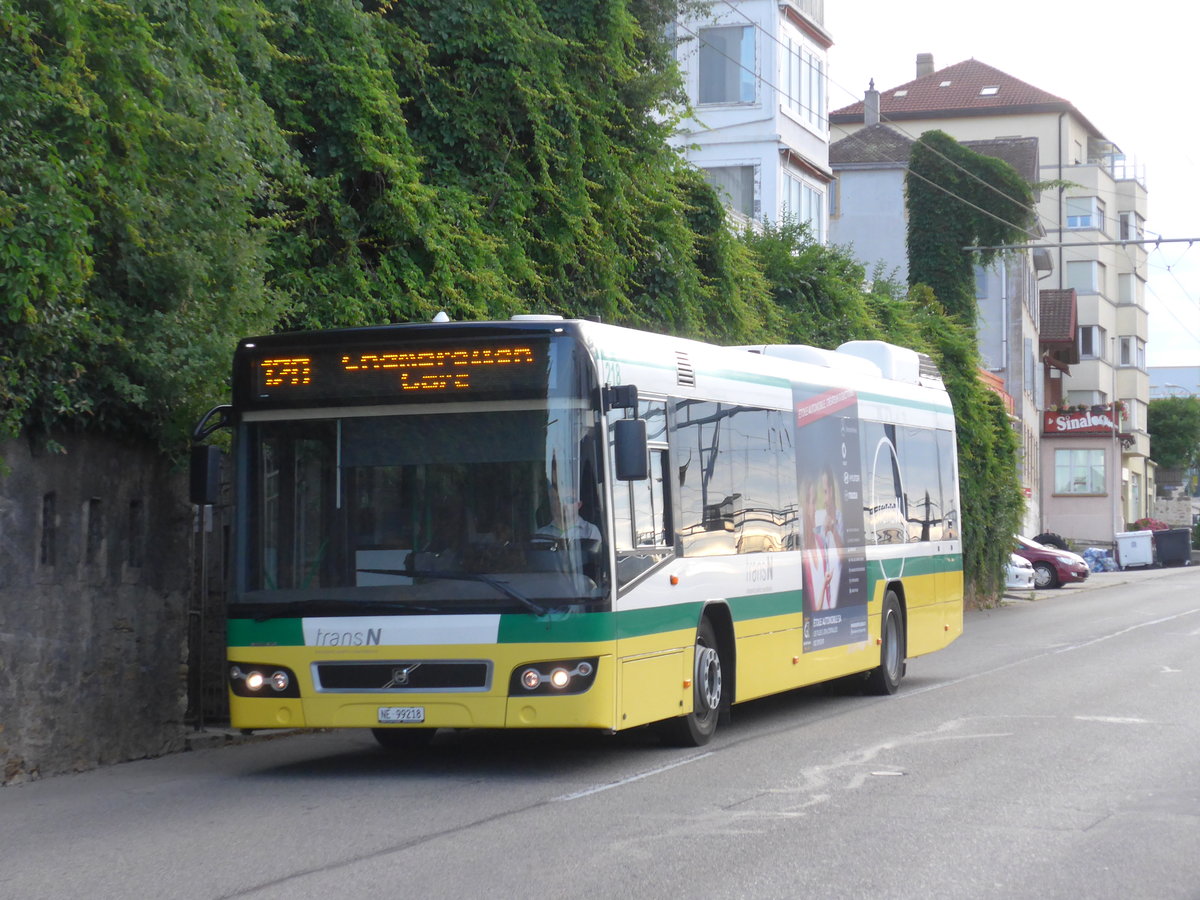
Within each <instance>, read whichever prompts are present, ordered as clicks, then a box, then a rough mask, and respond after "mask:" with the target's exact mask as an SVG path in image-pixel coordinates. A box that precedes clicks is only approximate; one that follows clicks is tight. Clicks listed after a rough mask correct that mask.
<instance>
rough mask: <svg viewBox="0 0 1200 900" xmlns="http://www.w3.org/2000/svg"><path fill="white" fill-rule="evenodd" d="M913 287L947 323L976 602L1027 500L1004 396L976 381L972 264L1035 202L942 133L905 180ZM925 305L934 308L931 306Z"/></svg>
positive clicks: (1021, 221) (991, 580)
mask: <svg viewBox="0 0 1200 900" xmlns="http://www.w3.org/2000/svg"><path fill="white" fill-rule="evenodd" d="M906 191H907V203H908V213H909V225H908V256H909V282H910V283H911V284H913V285H918V286H920V285H924V286H927V287H928V289H931V290H932V294H933V296H935V297H936V298H937V301H939V302H940V303H941V305H942V306H943V307H944V308H945V310H946V312H947V313H948V314H949V319H940V318H939V317H936V316H935V317H932V318H930V319H929V320H928V325H929V326H930V328H931V331H932V334H931V335H930V337H931V340H932V341H933V342H934V344H935V346H936V347H937V349H938V351H939V353H940V356H938V355H937V354H935V356H938V358H939V361H940V364H941V368H942V374H943V375H944V376H945V377H946V383H947V388H948V389H949V391H950V395H951V398H952V399H953V401H954V408H955V415H956V419H957V423H958V441H959V444H958V447H959V489H960V493H961V495H962V505H963V554H964V560H963V566H964V571H965V575H966V578H967V582H968V585H969V586H970V589H971V590H972V591H973V592H974V593H975V595H976V596H977V597H978V598H981V599H986V598H988V597H992V596H996V595H997V594H998V593H999V588H1000V586H1001V583H1002V582H1001V578H1002V570H1003V564H1004V562H1006V561H1007V560H1008V554H1009V551H1010V544H1011V542H1012V535H1013V533H1014V532H1016V531H1017V530H1018V528H1019V526H1020V521H1021V514H1022V510H1023V505H1024V498H1023V496H1022V495H1021V493H1020V481H1019V477H1018V472H1017V453H1018V450H1019V444H1018V441H1017V437H1016V435H1015V433H1014V432H1013V430H1012V428H1011V426H1010V425H1009V422H1008V416H1007V414H1006V411H1005V409H1004V406H1003V404H1002V403H1001V402H1000V399H999V397H997V396H996V395H995V394H994V393H992V392H991V391H989V390H988V389H987V388H986V387H984V386H983V384H982V383H981V382H980V381H979V378H978V371H979V356H978V350H977V349H976V343H975V318H976V314H977V310H976V305H975V275H974V266H975V264H976V263H978V264H980V265H984V266H986V265H988V264H990V263H991V262H992V261H993V260H994V259H995V258H996V256H997V255H998V251H984V252H979V253H976V254H972V253H970V252H968V251H964V250H963V248H964V247H968V246H997V245H1001V244H1010V243H1018V242H1020V241H1022V240H1024V239H1025V238H1027V237H1028V234H1027V232H1026V230H1025V229H1026V228H1027V227H1028V226H1029V224H1030V223H1032V221H1033V194H1032V190H1031V189H1030V186H1029V184H1028V183H1026V182H1025V181H1024V180H1023V179H1022V178H1021V177H1020V176H1019V175H1017V173H1016V172H1015V171H1014V170H1013V168H1012V167H1011V166H1009V165H1008V164H1007V163H1004V162H1002V161H1000V160H997V159H993V158H992V157H987V156H982V155H980V154H978V153H973V152H972V151H970V150H967V149H966V148H964V147H962V146H961V145H960V144H958V142H957V141H955V140H953V139H952V138H950V137H949V136H948V135H946V134H944V133H943V132H940V131H929V132H926V133H925V134H923V135H921V138H920V140H918V141H917V142H916V144H914V145H913V152H912V158H911V160H910V163H909V174H908V176H907V177H906ZM926 305H927V306H928V305H929V304H926Z"/></svg>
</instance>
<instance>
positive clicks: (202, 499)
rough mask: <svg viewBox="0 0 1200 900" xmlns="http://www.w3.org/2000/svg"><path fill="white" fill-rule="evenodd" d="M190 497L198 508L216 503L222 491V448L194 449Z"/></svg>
mask: <svg viewBox="0 0 1200 900" xmlns="http://www.w3.org/2000/svg"><path fill="white" fill-rule="evenodd" d="M188 474H189V481H190V484H189V489H188V496H189V498H190V499H191V501H192V502H193V503H195V504H196V505H197V506H207V505H209V504H210V503H216V502H217V500H218V495H219V494H220V490H221V448H220V447H211V446H199V445H198V446H194V447H192V459H191V470H190V472H189V473H188Z"/></svg>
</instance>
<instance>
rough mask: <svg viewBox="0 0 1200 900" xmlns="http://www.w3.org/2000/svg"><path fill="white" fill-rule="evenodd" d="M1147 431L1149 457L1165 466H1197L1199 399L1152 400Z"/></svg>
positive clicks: (1199, 461) (1183, 467) (1147, 420)
mask: <svg viewBox="0 0 1200 900" xmlns="http://www.w3.org/2000/svg"><path fill="white" fill-rule="evenodd" d="M1146 430H1147V431H1148V432H1149V433H1150V456H1151V458H1152V459H1153V460H1154V461H1155V462H1156V463H1158V464H1159V465H1160V466H1162V467H1163V468H1164V469H1188V468H1193V467H1196V466H1200V398H1197V397H1163V398H1162V399H1160V400H1151V401H1150V409H1149V411H1148V413H1147V415H1146Z"/></svg>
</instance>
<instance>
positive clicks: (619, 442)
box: [613, 419, 650, 481]
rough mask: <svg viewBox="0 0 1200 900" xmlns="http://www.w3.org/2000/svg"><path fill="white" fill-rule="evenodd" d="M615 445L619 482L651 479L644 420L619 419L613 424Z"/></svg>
mask: <svg viewBox="0 0 1200 900" xmlns="http://www.w3.org/2000/svg"><path fill="white" fill-rule="evenodd" d="M613 443H614V453H615V455H616V460H615V462H616V470H617V479H618V480H619V481H645V480H646V479H647V478H649V477H650V454H649V451H648V449H647V445H646V423H645V421H644V420H642V419H618V420H617V421H616V422H614V423H613Z"/></svg>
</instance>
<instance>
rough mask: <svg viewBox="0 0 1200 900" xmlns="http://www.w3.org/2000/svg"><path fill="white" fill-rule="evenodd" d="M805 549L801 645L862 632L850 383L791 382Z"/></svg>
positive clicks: (818, 645) (854, 406)
mask: <svg viewBox="0 0 1200 900" xmlns="http://www.w3.org/2000/svg"><path fill="white" fill-rule="evenodd" d="M793 400H794V406H795V410H796V428H797V446H800V447H804V448H805V450H806V452H804V453H797V454H796V469H797V481H798V483H799V485H800V497H801V504H800V510H801V512H800V519H801V543H802V546H803V551H802V553H803V557H804V569H803V571H804V651H805V652H806V653H808V652H811V651H813V650H822V649H825V648H826V647H837V646H840V645H842V644H849V643H855V642H860V641H863V640H866V636H867V563H866V557H865V555H864V554H863V517H862V501H861V496H862V491H861V486H862V474H861V470H860V456H859V450H858V403H857V398H856V396H855V393H854V391H851V390H846V389H842V388H834V389H832V390H820V391H814V390H813V389H811V388H808V387H806V386H800V385H797V386H796V387H794V388H793Z"/></svg>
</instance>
